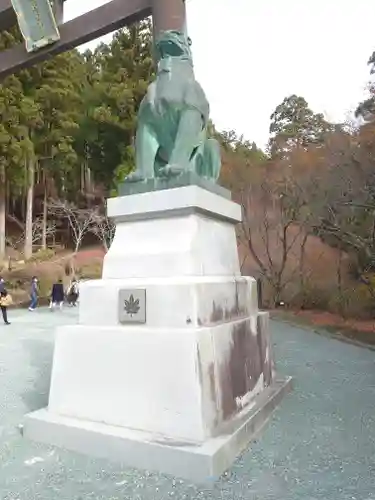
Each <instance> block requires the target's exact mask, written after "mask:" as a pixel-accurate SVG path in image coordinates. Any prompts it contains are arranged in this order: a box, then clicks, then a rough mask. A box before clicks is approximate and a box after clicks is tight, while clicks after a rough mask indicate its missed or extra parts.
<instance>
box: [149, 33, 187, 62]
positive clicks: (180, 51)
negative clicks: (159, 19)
mask: <svg viewBox="0 0 375 500" xmlns="http://www.w3.org/2000/svg"><path fill="white" fill-rule="evenodd" d="M190 45H191V40H190V38H189V37H187V36H186V34H185V33H183V32H181V31H162V32H161V34H160V35H159V36H158V37H157V38H156V40H155V58H156V60H157V61H160V60H161V59H167V58H174V57H176V58H178V59H187V60H189V61H192V54H191V50H190Z"/></svg>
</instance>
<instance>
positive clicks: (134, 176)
mask: <svg viewBox="0 0 375 500" xmlns="http://www.w3.org/2000/svg"><path fill="white" fill-rule="evenodd" d="M144 180H145V178H144V177H143V175H141V174H140V172H137V171H135V172H132V173H131V174H129V175H128V176H127V177H126V178H125V182H142V181H144Z"/></svg>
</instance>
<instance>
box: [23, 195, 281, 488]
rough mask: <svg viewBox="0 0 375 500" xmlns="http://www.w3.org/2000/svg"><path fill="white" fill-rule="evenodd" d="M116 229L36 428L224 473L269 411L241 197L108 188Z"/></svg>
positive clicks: (99, 447)
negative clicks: (242, 248) (115, 192)
mask: <svg viewBox="0 0 375 500" xmlns="http://www.w3.org/2000/svg"><path fill="white" fill-rule="evenodd" d="M108 213H109V216H110V217H113V218H114V220H115V221H116V236H115V239H114V242H113V244H112V246H111V249H110V251H109V252H108V254H107V255H106V257H105V261H104V267H103V279H101V280H97V281H90V282H87V283H84V284H83V285H82V289H81V297H80V311H79V324H78V325H74V326H65V327H62V328H60V329H59V330H58V332H57V336H56V344H55V352H54V360H53V370H52V380H51V389H50V397H49V405H48V408H47V409H44V410H40V411H38V412H35V413H32V414H30V415H28V416H26V419H25V426H24V435H25V436H28V437H30V438H32V439H35V440H38V441H43V442H47V443H51V444H55V445H58V446H61V447H65V448H67V449H72V450H76V451H78V452H83V453H87V454H90V455H94V456H100V457H107V458H109V459H112V460H119V461H121V462H124V463H127V464H129V465H130V466H135V467H141V468H146V469H151V470H159V471H162V472H165V473H170V474H174V475H177V476H181V477H185V478H188V479H190V480H194V481H204V480H207V479H210V478H215V477H218V476H219V475H220V474H221V473H222V472H224V470H225V469H227V468H228V467H230V465H231V464H232V462H233V460H234V459H235V458H236V456H237V455H238V454H239V453H240V452H241V451H242V450H243V449H244V448H246V446H247V445H248V443H249V441H250V440H251V438H252V437H253V435H254V433H256V432H257V431H258V430H259V429H260V428H261V427H262V426H263V425H264V423H265V422H266V420H267V418H268V416H269V414H270V413H271V411H272V410H273V409H274V407H275V405H276V404H277V402H278V401H279V400H280V399H281V397H282V395H283V393H284V392H285V391H286V390H287V389H288V388H289V387H290V379H287V380H281V379H277V378H276V375H275V372H274V368H273V357H272V351H271V345H270V339H269V333H268V315H267V313H262V312H259V311H258V305H257V292H256V282H255V280H254V279H252V278H246V277H242V276H241V275H240V270H239V262H238V255H237V244H236V235H235V224H236V223H237V222H239V221H240V220H241V211H240V207H239V206H238V205H236V204H235V203H233V202H232V201H230V200H229V199H226V198H224V197H222V196H219V195H217V194H213V193H211V192H209V191H207V190H204V189H202V188H200V187H196V186H187V187H181V188H175V189H170V190H165V191H157V192H150V193H143V194H139V195H130V196H125V197H119V198H114V199H111V200H109V201H108Z"/></svg>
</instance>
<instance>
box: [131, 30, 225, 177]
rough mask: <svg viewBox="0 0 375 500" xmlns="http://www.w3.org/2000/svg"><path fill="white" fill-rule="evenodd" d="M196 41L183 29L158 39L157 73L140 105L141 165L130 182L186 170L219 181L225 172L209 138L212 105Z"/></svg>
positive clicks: (138, 149) (138, 144) (216, 146)
mask: <svg viewBox="0 0 375 500" xmlns="http://www.w3.org/2000/svg"><path fill="white" fill-rule="evenodd" d="M190 45H191V42H190V39H189V38H188V37H187V35H186V34H185V33H183V32H180V31H162V32H161V33H160V34H159V36H158V37H157V38H156V39H155V42H154V47H155V58H156V62H157V77H156V80H155V81H154V82H153V83H151V85H150V86H149V88H148V92H147V94H146V96H145V97H144V99H143V101H142V103H141V106H140V109H139V113H138V129H137V134H136V142H135V149H136V170H135V172H133V173H132V174H130V175H129V176H128V177H127V179H126V182H139V181H144V180H149V179H168V178H176V177H178V176H181V175H182V174H186V173H192V174H196V175H198V176H199V177H201V178H204V179H207V180H211V181H214V182H215V181H216V180H217V179H218V177H219V173H220V168H221V160H220V147H219V144H218V142H217V141H216V140H215V139H212V138H208V137H207V125H208V119H209V104H208V101H207V98H206V96H205V93H204V91H203V89H202V87H201V86H200V84H199V83H198V82H197V81H196V79H195V76H194V69H193V59H192V54H191V50H190Z"/></svg>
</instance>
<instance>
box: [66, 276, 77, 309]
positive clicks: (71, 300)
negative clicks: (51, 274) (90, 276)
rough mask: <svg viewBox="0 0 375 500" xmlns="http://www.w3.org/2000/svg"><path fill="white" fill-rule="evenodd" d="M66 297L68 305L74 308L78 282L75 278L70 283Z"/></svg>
mask: <svg viewBox="0 0 375 500" xmlns="http://www.w3.org/2000/svg"><path fill="white" fill-rule="evenodd" d="M66 295H67V299H68V304H69V305H70V306H74V307H75V306H76V305H77V300H78V297H79V289H78V282H77V280H76V279H75V278H73V280H72V282H71V283H70V285H69V288H68V291H67V293H66Z"/></svg>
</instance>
